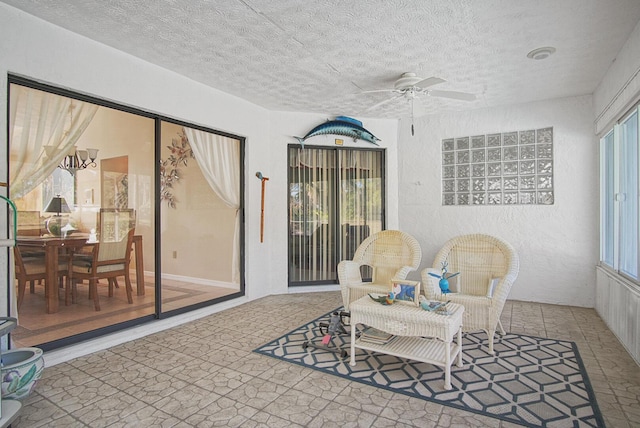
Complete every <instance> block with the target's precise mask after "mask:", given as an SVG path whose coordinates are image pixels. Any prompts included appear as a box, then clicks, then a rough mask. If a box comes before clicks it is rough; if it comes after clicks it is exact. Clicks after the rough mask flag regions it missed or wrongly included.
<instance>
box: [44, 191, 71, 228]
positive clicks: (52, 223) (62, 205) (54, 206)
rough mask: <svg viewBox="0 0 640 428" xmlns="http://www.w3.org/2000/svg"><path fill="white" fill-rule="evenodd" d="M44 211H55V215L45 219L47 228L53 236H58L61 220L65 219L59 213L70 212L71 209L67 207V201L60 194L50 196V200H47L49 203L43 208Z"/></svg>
mask: <svg viewBox="0 0 640 428" xmlns="http://www.w3.org/2000/svg"><path fill="white" fill-rule="evenodd" d="M44 212H46V213H55V215H53V216H51V217H49V218H48V219H47V221H46V225H47V230H48V231H49V233H50V234H52V235H53V236H60V235H61V234H62V230H61V229H62V226H63V220H66V218H63V217H62V216H61V215H60V213H70V212H71V210H70V209H69V205H67V201H65V200H64V198H63V197H62V196H60V195H56V196H54V197H53V198H51V201H49V204H48V205H47V207H46V208H45V209H44Z"/></svg>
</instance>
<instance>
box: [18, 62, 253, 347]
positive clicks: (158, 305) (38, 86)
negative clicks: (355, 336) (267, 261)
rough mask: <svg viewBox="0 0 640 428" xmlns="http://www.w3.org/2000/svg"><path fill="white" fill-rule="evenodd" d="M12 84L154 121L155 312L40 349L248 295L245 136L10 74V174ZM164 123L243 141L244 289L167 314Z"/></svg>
mask: <svg viewBox="0 0 640 428" xmlns="http://www.w3.org/2000/svg"><path fill="white" fill-rule="evenodd" d="M11 84H15V85H20V86H24V87H27V88H31V89H35V90H39V91H44V92H49V93H52V94H55V95H59V96H62V97H67V98H72V99H76V100H79V101H84V102H88V103H92V104H96V105H98V106H101V107H107V108H111V109H114V110H119V111H121V112H124V113H130V114H133V115H136V116H141V117H144V118H148V119H153V120H154V160H153V161H154V171H155V172H154V174H155V177H154V198H155V201H154V202H155V203H154V210H155V212H154V222H155V224H154V235H155V236H154V257H153V259H154V274H155V278H154V279H155V284H156V286H155V290H154V296H155V313H154V314H151V315H144V316H141V317H139V318H135V319H132V320H128V321H124V322H120V323H115V324H111V325H109V326H106V327H102V328H98V329H95V330H90V331H86V332H83V333H79V334H75V335H72V336H67V337H64V338H62V339H58V340H54V341H51V342H46V343H43V344H39V345H38V347H39V348H41V349H42V350H43V351H50V350H53V349H57V348H61V347H64V346H69V345H73V344H77V343H79V342H82V341H85V340H89V339H95V338H97V337H101V336H104V335H107V334H110V333H114V332H117V331H121V330H124V329H127V328H131V327H134V326H137V325H140V324H144V323H147V322H150V321H153V320H156V319H165V318H169V317H172V316H176V315H180V314H183V313H186V312H191V311H194V310H196V309H200V308H202V307H206V306H212V305H215V304H218V303H221V302H224V301H227V300H231V299H234V298H237V297H241V296H244V295H245V262H244V261H245V200H244V198H245V191H244V185H245V140H246V139H245V137H242V136H238V135H233V134H230V133H225V132H222V131H218V130H214V129H211V128H207V127H203V126H199V125H196V124H193V123H189V122H185V121H181V120H177V119H173V118H170V117H166V116H163V115H160V114H157V113H150V112H148V111H145V110H142V109H138V108H134V107H130V106H127V105H124V104H118V103H116V102H113V101H107V100H104V99H101V98H98V97H94V96H90V95H86V94H83V93H80V92H75V91H72V90H69V89H63V88H60V87H57V86H53V85H50V84H46V83H42V82H38V81H35V80H31V79H28V78H26V77H22V76H17V75H13V74H9V75H8V77H7V99H6V100H5V102H6V105H7V126H6V130H5V135H6V141H7V147H6V159H7V161H6V162H7V163H6V167H7V171H9V141H10V140H9V126H10V121H9V120H8V116H9V108H8V106H9V105H10V100H11V92H10V85H11ZM162 122H169V123H174V124H177V125H180V126H186V127H189V128H193V129H198V130H201V131H205V132H210V133H213V134H218V135H222V136H225V137H229V138H233V139H236V140H238V141H240V166H239V167H240V209H239V216H240V231H239V232H240V233H239V235H240V237H239V251H240V254H239V257H240V261H239V263H240V290H239V291H238V292H236V293H232V294H229V295H226V296H223V297H219V298H215V299H212V300H208V301H204V302H200V303H196V304H192V305H189V306H185V307H182V308H179V309H174V310H170V311H166V312H163V311H162V299H161V289H162V278H161V275H162V260H161V257H160V255H161V251H159V249H160V248H161V245H162V243H161V239H160V225H161V223H160V214H161V213H160V209H161V203H162V201H161V199H160V150H161V144H160V143H161V133H160V127H161V123H162ZM10 196H11V195H9V197H10ZM6 227H7V233H8V232H9V230H8V228H9V225H8V224H7V226H6ZM8 255H9V253H8V250H7V260H11V258H9V257H8ZM11 273H13V268H10V269H7V275H6V284H7V285H8V286H7V290H6V299H7V306H8V307H7V314H8V315H9V316H12V312H11V303H10V302H11V299H10V295H9V293H10V290H11V288H10V287H12V286H13V284H14V281H15V279H14V278H13V277H12V275H11Z"/></svg>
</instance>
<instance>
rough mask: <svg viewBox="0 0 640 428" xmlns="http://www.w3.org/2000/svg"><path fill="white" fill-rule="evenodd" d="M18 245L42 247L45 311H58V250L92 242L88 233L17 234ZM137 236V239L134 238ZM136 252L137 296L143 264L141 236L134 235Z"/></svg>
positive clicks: (142, 273)
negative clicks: (63, 236) (53, 235)
mask: <svg viewBox="0 0 640 428" xmlns="http://www.w3.org/2000/svg"><path fill="white" fill-rule="evenodd" d="M17 238H18V239H17V243H18V246H19V247H21V248H28V249H31V250H35V249H41V250H42V249H44V253H45V256H44V259H45V266H46V268H45V269H46V279H45V281H44V282H45V284H44V286H45V296H46V297H45V300H46V305H47V309H46V311H47V313H48V314H53V313H55V312H58V304H59V302H58V289H57V288H58V261H59V255H60V250H63V249H68V250H69V252H70V253H73V252H74V251H76V250H77V249H79V248H81V247H84V246H86V245H92V244H93V243H91V242H87V239H88V235H85V234H74V235H73V236H68V237H66V238H61V237H40V236H18V237H17ZM136 238H137V239H136ZM133 244H134V250H135V253H136V284H137V294H138V296H142V295H144V265H143V262H142V260H143V258H142V236H140V235H135V236H134V239H133Z"/></svg>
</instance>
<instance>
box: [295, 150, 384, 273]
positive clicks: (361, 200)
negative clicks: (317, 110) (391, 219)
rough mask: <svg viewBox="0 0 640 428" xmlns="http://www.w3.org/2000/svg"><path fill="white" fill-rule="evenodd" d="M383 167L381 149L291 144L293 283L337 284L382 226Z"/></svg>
mask: <svg viewBox="0 0 640 428" xmlns="http://www.w3.org/2000/svg"><path fill="white" fill-rule="evenodd" d="M383 165H384V152H383V151H382V150H355V149H335V148H309V147H307V148H305V149H304V150H303V149H301V148H300V147H299V146H291V147H289V174H288V180H289V285H303V284H319V283H335V282H336V280H337V270H336V267H337V264H338V262H340V260H349V259H352V258H353V255H354V253H355V251H356V249H357V248H358V245H359V244H360V243H361V242H362V241H363V240H364V239H365V238H366V237H368V236H369V235H370V234H372V233H375V232H379V231H380V230H382V229H384V210H383V206H384V168H383ZM364 275H365V276H366V275H367V273H366V272H364Z"/></svg>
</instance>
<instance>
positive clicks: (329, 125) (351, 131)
mask: <svg viewBox="0 0 640 428" xmlns="http://www.w3.org/2000/svg"><path fill="white" fill-rule="evenodd" d="M330 134H331V135H333V134H335V135H343V136H345V137H351V138H353V141H357V140H363V141H366V142H367V143H371V144H374V145H376V146H377V145H378V143H377V142H376V141H380V139H379V138H378V137H376V136H374V135H373V134H372V133H371V132H369V131H367V130H366V129H364V128H363V127H362V122H360V121H359V120H356V119H353V118H351V117H347V116H336V118H335V119H334V120H328V121H326V122H325V123H323V124H321V125H318V126H316V127H315V128H313V129H312V130H311V131H309V132H308V133H307V135H305V136H304V137H295V139H296V140H298V141H299V142H300V145H301V146H302V148H303V149H304V142H305V141H306V140H307V139H309V138H311V137H315V136H316V135H330Z"/></svg>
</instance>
